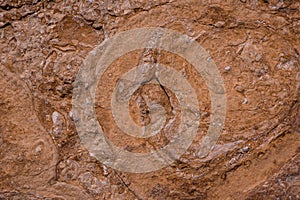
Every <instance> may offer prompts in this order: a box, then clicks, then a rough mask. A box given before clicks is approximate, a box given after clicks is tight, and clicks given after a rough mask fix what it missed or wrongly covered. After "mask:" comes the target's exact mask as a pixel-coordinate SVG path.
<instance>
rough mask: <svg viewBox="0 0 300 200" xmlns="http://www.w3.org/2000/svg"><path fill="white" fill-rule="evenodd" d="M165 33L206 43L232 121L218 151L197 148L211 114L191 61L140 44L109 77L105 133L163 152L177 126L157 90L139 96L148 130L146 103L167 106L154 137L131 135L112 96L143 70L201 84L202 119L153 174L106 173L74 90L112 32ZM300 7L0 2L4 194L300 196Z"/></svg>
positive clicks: (99, 97) (103, 102)
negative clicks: (158, 68) (122, 81)
mask: <svg viewBox="0 0 300 200" xmlns="http://www.w3.org/2000/svg"><path fill="white" fill-rule="evenodd" d="M140 27H162V28H168V29H171V30H175V31H178V32H180V33H182V34H185V35H188V36H189V37H191V38H193V39H194V40H195V41H197V42H198V43H199V44H200V45H201V46H202V47H203V48H205V49H206V51H209V53H210V56H211V58H212V59H213V61H214V62H215V63H216V65H217V67H218V69H219V72H220V74H221V76H222V78H223V81H224V85H225V90H226V97H227V114H226V121H225V125H224V128H223V131H222V134H221V136H220V138H219V139H218V142H217V144H216V145H215V147H214V148H213V149H212V151H211V152H210V154H209V155H207V156H206V157H204V158H199V157H198V156H197V153H198V151H199V148H200V147H199V142H200V141H201V138H202V137H203V136H204V135H205V134H206V131H207V129H208V127H209V123H210V117H211V115H212V110H211V104H210V103H211V99H210V95H209V88H207V86H206V85H205V81H204V80H203V77H201V76H200V75H199V74H198V73H197V71H195V70H194V68H193V66H192V65H191V64H190V63H188V62H187V61H186V60H185V59H184V58H182V57H180V56H178V55H175V54H172V53H170V52H167V51H158V50H144V49H141V50H137V51H133V52H130V53H128V54H126V55H123V56H121V57H120V58H119V59H117V60H116V61H115V62H114V63H112V65H110V66H109V68H108V69H107V70H106V71H105V72H104V74H103V76H102V77H101V79H100V80H99V83H98V87H97V94H96V104H95V111H96V114H97V118H98V121H99V123H100V125H101V126H102V129H103V132H104V133H105V134H106V137H107V138H108V139H109V140H110V141H112V142H113V144H115V145H116V146H119V147H120V148H122V149H125V150H127V151H131V152H140V153H144V152H150V151H153V150H157V149H159V148H161V147H163V146H165V145H166V144H167V143H168V142H169V141H170V138H172V137H173V136H174V131H175V130H177V129H178V124H179V123H180V112H181V111H180V108H179V103H178V100H177V99H176V97H175V95H174V93H172V91H170V90H168V88H163V87H161V86H160V85H159V84H147V85H143V86H142V87H140V88H139V89H138V90H137V91H136V92H135V93H134V94H133V95H132V97H131V98H130V100H129V107H130V110H129V113H130V115H131V116H132V119H133V121H134V122H135V123H136V124H138V125H141V126H143V125H146V124H149V123H150V120H151V116H150V115H149V112H148V111H149V107H148V102H157V103H158V104H160V105H162V107H163V108H164V109H165V112H166V116H167V117H166V121H167V125H168V126H166V127H165V128H164V129H163V131H161V132H160V133H159V134H158V135H156V136H155V137H150V138H146V139H145V138H135V137H132V136H129V135H126V134H124V133H123V132H122V130H120V128H118V126H117V125H116V122H115V121H114V118H113V115H112V112H111V109H110V106H111V94H112V92H113V89H114V87H115V85H116V83H117V81H118V80H119V78H120V77H121V76H122V75H123V74H124V73H125V72H127V71H128V70H129V69H131V68H132V67H133V66H135V65H137V64H138V63H139V62H150V63H151V62H157V63H161V64H164V65H167V66H169V67H172V68H173V69H175V70H177V71H178V72H180V73H181V74H182V76H184V77H186V79H187V80H188V81H189V82H190V84H191V86H192V87H193V88H195V91H196V95H197V99H198V101H199V110H200V125H199V131H198V133H197V136H196V137H195V138H194V141H193V144H192V145H191V146H190V147H189V149H188V151H187V152H186V153H185V154H184V155H182V156H181V157H180V159H179V160H177V161H176V162H174V163H173V164H171V165H170V166H168V167H166V168H163V169H161V170H158V171H154V172H150V173H141V174H133V173H125V172H121V171H117V170H114V169H112V168H109V167H108V166H106V165H105V164H103V163H101V162H99V161H98V160H96V159H95V158H94V157H93V156H91V155H90V154H89V152H88V151H87V150H86V149H85V147H84V146H83V144H82V143H81V142H80V138H79V136H78V134H77V131H76V128H75V125H74V118H73V113H72V94H73V93H72V91H73V83H74V80H75V78H76V75H77V73H78V70H79V69H80V67H81V66H82V63H83V61H84V60H85V58H86V57H87V55H88V54H89V53H90V52H91V51H92V49H93V48H95V47H96V46H98V45H100V44H101V43H102V42H103V41H105V40H107V39H109V38H111V37H113V36H114V35H115V34H117V33H119V32H122V31H125V30H131V29H134V28H140ZM299 35H300V2H299V1H297V0H289V1H281V0H240V1H237V0H236V1H233V0H227V1H221V0H202V1H196V0H184V1H174V0H155V1H146V0H119V1H112V0H104V1H97V0H89V1H76V0H65V1H62V0H53V1H50V0H26V1H21V0H16V1H15V0H0V86H1V87H0V199H300V196H299V194H300V174H299V171H300V163H299V162H300V149H299V147H300V107H299V105H300V104H299V100H300V98H299V97H300V95H299V88H300V37H299Z"/></svg>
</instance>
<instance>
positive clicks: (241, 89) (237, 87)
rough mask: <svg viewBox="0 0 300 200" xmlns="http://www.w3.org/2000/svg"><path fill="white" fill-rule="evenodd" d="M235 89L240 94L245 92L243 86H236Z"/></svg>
mask: <svg viewBox="0 0 300 200" xmlns="http://www.w3.org/2000/svg"><path fill="white" fill-rule="evenodd" d="M234 89H235V90H236V91H237V92H239V93H242V92H244V88H243V86H241V85H237V86H235V87H234Z"/></svg>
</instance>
